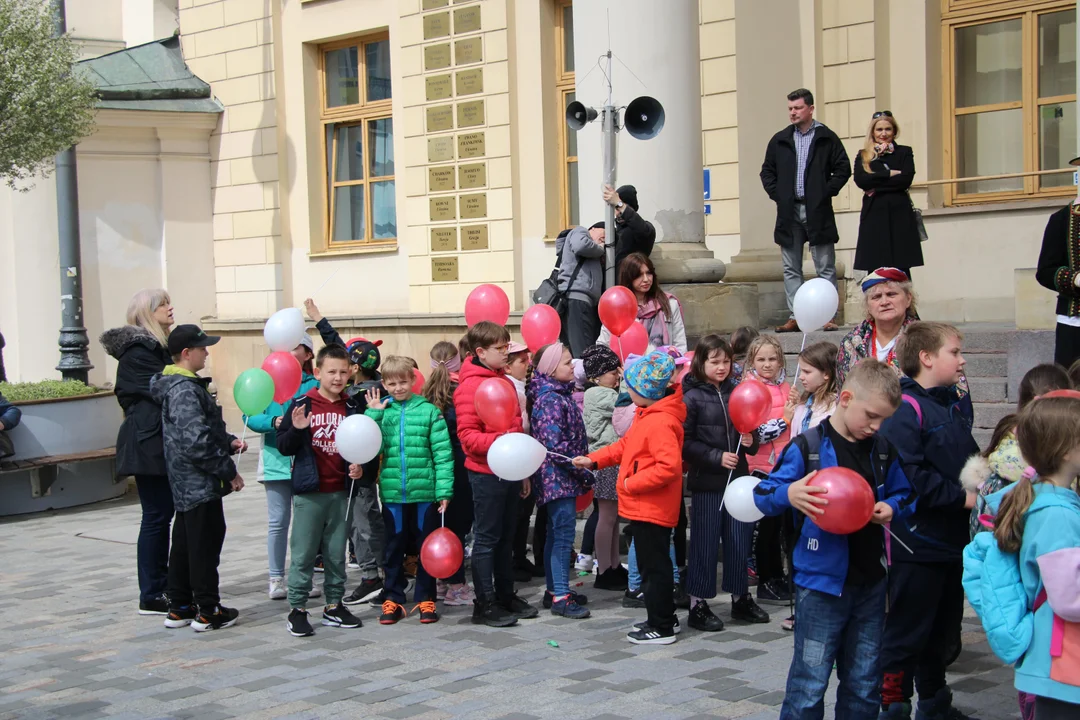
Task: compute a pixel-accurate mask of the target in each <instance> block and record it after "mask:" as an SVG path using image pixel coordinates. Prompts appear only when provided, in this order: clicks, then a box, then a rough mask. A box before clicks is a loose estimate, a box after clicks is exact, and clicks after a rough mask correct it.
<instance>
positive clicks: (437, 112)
mask: <svg viewBox="0 0 1080 720" xmlns="http://www.w3.org/2000/svg"><path fill="white" fill-rule="evenodd" d="M453 127H454V106H453V105H436V106H434V107H429V108H428V109H427V131H428V132H439V131H440V130H451V129H453Z"/></svg>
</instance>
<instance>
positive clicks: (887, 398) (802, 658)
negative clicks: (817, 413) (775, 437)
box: [754, 360, 915, 720]
mask: <svg viewBox="0 0 1080 720" xmlns="http://www.w3.org/2000/svg"><path fill="white" fill-rule="evenodd" d="M898 405H900V384H899V382H897V380H896V374H895V373H894V372H893V371H892V369H891V368H890V367H889V366H887V365H885V364H884V363H881V362H878V361H877V360H863V361H862V362H860V363H859V364H858V365H856V366H855V367H854V368H853V369H852V370H851V372H849V373H848V376H847V381H846V382H845V383H844V387H843V390H841V391H840V396H839V398H838V399H837V405H836V409H835V410H834V411H833V414H832V415H831V416H830V417H829V419H828V421H827V422H824V423H822V424H821V425H819V426H817V427H815V428H811V429H810V430H808V431H807V432H805V433H803V434H801V435H799V436H797V437H796V438H795V439H794V440H793V441H792V442H791V443H790V444H788V446H787V447H786V448H784V452H783V454H782V455H781V457H780V462H779V463H778V464H777V466H776V469H775V470H774V471H773V472H772V473H771V474H770V475H769V477H768V478H766V479H765V480H762V481H761V483H760V484H759V485H758V486H757V488H756V489H755V491H754V502H755V504H756V505H757V507H758V509H759V510H761V512H763V513H765V514H766V515H773V516H775V515H779V514H781V513H783V512H785V511H788V510H790V509H794V510H796V511H797V514H796V518H797V523H796V525H797V528H798V542H797V544H796V546H795V553H794V571H795V584H796V586H798V593H799V602H798V603H796V604H795V617H796V621H795V648H794V652H793V655H792V659H791V668H790V669H789V670H788V679H787V692H786V695H785V697H784V704H783V707H782V708H781V710H780V717H781V718H784V719H785V720H787V719H792V720H794V719H795V718H821V717H822V714H823V710H822V709H823V705H824V702H825V691H826V689H827V688H828V686H829V676H830V675H831V674H832V669H833V663H834V662H835V663H836V674H837V678H838V680H839V682H840V687H838V688H837V690H836V717H838V718H845V720H860V719H861V720H873V718H877V717H878V710H879V702H880V694H879V693H878V681H879V679H880V678H879V676H878V667H879V665H878V655H879V651H880V648H881V633H882V628H883V626H884V625H885V601H886V596H887V594H888V593H887V586H888V583H889V581H888V580H887V578H886V569H885V533H884V532H883V531H882V529H881V525H884V524H885V523H888V522H889V521H890V520H896V519H898V518H900V517H901V516H903V515H905V514H907V513H909V512H910V511H911V506H912V503H913V502H914V500H915V498H914V494H913V493H912V491H911V486H910V484H909V483H908V480H907V477H906V476H905V475H904V470H903V467H902V466H901V464H900V460H899V456H898V454H897V451H896V448H894V447H893V446H892V444H891V443H889V442H888V441H887V440H885V439H884V437H882V436H881V435H880V434H877V430H878V428H879V426H880V425H881V423H882V421H883V420H885V418H887V417H889V416H890V415H892V414H893V413H894V412H895V411H896V408H897V406H898ZM829 467H844V468H848V469H849V470H854V471H855V472H857V473H858V474H859V475H860V476H862V478H863V479H864V480H866V482H867V484H868V485H869V486H870V487H871V488H872V489H874V491H875V496H876V498H877V503H876V504H875V505H874V513H873V516H872V517H871V520H870V523H868V524H867V525H866V526H865V527H863V528H862V529H861V530H858V531H856V532H854V533H852V534H850V535H846V536H845V535H836V534H833V533H830V532H826V531H825V530H822V529H821V528H820V527H819V526H818V525H817V524H816V523H815V522H814V518H815V517H817V516H819V515H821V514H822V513H824V512H828V508H827V507H826V506H827V505H828V495H821V494H820V493H824V492H826V491H825V489H824V488H821V487H811V486H808V484H807V481H809V480H810V478H812V477H813V476H814V475H815V474H816V472H817V470H818V469H820V468H829ZM895 609H896V606H893V610H894V611H895ZM852 648H854V650H852Z"/></svg>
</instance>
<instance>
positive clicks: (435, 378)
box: [423, 340, 458, 412]
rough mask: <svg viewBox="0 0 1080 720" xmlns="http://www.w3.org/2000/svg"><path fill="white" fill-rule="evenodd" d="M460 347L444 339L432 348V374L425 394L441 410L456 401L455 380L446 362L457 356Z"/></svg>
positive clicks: (428, 379)
mask: <svg viewBox="0 0 1080 720" xmlns="http://www.w3.org/2000/svg"><path fill="white" fill-rule="evenodd" d="M457 354H458V349H457V347H455V346H454V344H453V343H449V342H446V341H445V340H442V341H440V342H437V343H435V345H434V347H432V348H431V353H430V356H431V365H432V368H431V374H430V375H428V378H427V381H426V382H425V383H424V389H423V395H424V397H425V398H427V400H428V402H430V403H431V404H432V405H434V406H435V407H437V408H439V411H440V412H446V408H448V407H449V406H450V403H452V402H453V401H454V381H453V378H451V377H450V370H449V369H448V368H447V367H446V363H447V362H448V361H450V360H453V359H454V358H455V357H457Z"/></svg>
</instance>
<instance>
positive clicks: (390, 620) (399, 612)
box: [379, 600, 405, 625]
mask: <svg viewBox="0 0 1080 720" xmlns="http://www.w3.org/2000/svg"><path fill="white" fill-rule="evenodd" d="M404 617H405V607H404V606H403V605H399V604H398V603H396V602H394V601H393V600H385V601H383V604H382V615H380V616H379V624H380V625H393V624H394V623H396V622H398V621H399V620H401V619H403V618H404Z"/></svg>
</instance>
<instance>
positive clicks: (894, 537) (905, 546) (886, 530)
mask: <svg viewBox="0 0 1080 720" xmlns="http://www.w3.org/2000/svg"><path fill="white" fill-rule="evenodd" d="M881 527H883V528H885V532H887V533H889V534H890V535H892V539H893V540H895V541H896V542H898V543H900V546H901V547H902V548H904V549H905V550H907V551H908V552H909V553H911V554H912V555H914V554H915V553H914V552H912V550H911V548H909V547H908V546H907V544H906V543H905V542H904V541H903V540H901V539H900V538H898V537H896V533H894V532H893V531H892V530H890V529H889V526H888V525H882V526H881Z"/></svg>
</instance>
